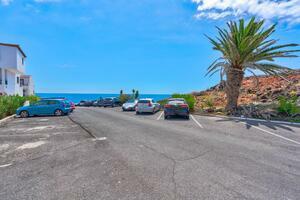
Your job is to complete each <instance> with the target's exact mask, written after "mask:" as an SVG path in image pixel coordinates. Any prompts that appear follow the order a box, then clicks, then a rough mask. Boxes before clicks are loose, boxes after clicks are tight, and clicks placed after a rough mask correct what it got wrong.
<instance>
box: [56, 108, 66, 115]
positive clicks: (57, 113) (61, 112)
mask: <svg viewBox="0 0 300 200" xmlns="http://www.w3.org/2000/svg"><path fill="white" fill-rule="evenodd" d="M63 114H64V113H63V111H62V110H60V109H57V110H55V112H54V115H55V116H62V115H63Z"/></svg>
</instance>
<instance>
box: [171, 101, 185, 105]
mask: <svg viewBox="0 0 300 200" xmlns="http://www.w3.org/2000/svg"><path fill="white" fill-rule="evenodd" d="M168 104H171V105H176V104H185V101H181V100H179V101H178V100H175V101H169V102H168Z"/></svg>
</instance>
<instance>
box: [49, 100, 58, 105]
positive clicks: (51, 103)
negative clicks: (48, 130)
mask: <svg viewBox="0 0 300 200" xmlns="http://www.w3.org/2000/svg"><path fill="white" fill-rule="evenodd" d="M56 104H58V101H55V100H50V101H48V105H56Z"/></svg>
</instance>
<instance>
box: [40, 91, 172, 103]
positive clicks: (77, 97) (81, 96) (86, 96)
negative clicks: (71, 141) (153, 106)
mask: <svg viewBox="0 0 300 200" xmlns="http://www.w3.org/2000/svg"><path fill="white" fill-rule="evenodd" d="M36 95H37V96H38V97H40V98H51V97H65V98H67V99H68V100H70V101H72V102H74V103H78V102H80V101H81V100H97V99H99V98H100V97H102V98H105V97H118V96H119V95H120V94H119V93H42V92H38V93H36ZM129 95H130V94H129ZM169 97H171V94H139V98H153V99H154V100H155V101H159V100H162V99H166V98H169Z"/></svg>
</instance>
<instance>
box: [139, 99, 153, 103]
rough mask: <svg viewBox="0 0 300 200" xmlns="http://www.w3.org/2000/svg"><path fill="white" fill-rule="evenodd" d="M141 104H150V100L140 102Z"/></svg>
mask: <svg viewBox="0 0 300 200" xmlns="http://www.w3.org/2000/svg"><path fill="white" fill-rule="evenodd" d="M139 103H150V100H139Z"/></svg>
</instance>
